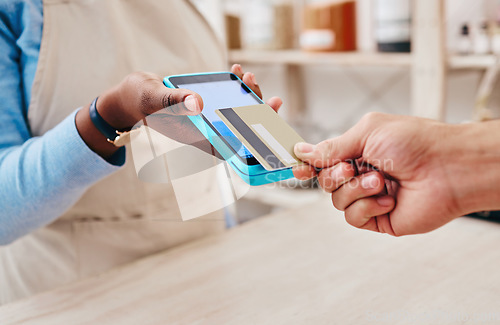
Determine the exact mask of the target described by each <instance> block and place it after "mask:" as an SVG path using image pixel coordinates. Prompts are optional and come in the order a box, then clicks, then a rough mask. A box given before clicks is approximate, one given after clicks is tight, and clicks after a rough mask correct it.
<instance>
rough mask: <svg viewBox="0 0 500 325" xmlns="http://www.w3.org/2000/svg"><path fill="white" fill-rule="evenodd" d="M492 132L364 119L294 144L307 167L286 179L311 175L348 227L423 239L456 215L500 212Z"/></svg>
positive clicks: (499, 167) (498, 149)
mask: <svg viewBox="0 0 500 325" xmlns="http://www.w3.org/2000/svg"><path fill="white" fill-rule="evenodd" d="M498 130H500V121H490V122H485V123H474V124H462V125H449V124H444V123H440V122H437V121H433V120H427V119H422V118H416V117H403V116H393V115H387V114H381V113H370V114H368V115H366V116H364V117H363V118H362V119H361V121H360V122H359V123H358V124H356V125H355V126H354V127H353V128H351V129H350V130H349V131H347V132H346V133H345V134H343V135H342V136H340V137H337V138H334V139H330V140H326V141H323V142H320V143H319V144H317V145H311V144H306V143H300V144H297V145H296V147H295V152H296V154H297V156H298V157H299V158H301V159H302V160H303V161H304V162H306V163H308V164H307V165H305V166H302V167H296V168H295V169H294V174H295V176H296V177H297V178H299V179H308V178H311V177H315V176H317V177H318V180H319V183H320V185H321V187H322V188H323V189H324V190H325V191H327V192H330V193H332V201H333V205H334V206H335V207H336V208H337V209H339V210H342V211H345V218H346V220H347V222H348V223H349V224H351V225H353V226H355V227H358V228H362V229H367V230H372V231H377V232H381V233H388V234H391V235H394V236H402V235H408V234H417V233H425V232H428V231H431V230H434V229H436V228H438V227H440V226H442V225H444V224H446V223H447V222H449V221H451V220H453V219H455V218H457V217H460V216H462V215H464V214H468V213H471V212H477V211H484V210H495V209H500V132H499V131H498ZM367 166H368V167H367ZM313 167H319V168H322V170H321V171H320V172H319V173H317V172H316V171H315V169H314V168H313Z"/></svg>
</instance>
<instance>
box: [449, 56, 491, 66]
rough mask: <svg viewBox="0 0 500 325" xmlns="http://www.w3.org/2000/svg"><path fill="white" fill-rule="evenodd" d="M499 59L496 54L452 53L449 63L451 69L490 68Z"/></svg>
mask: <svg viewBox="0 0 500 325" xmlns="http://www.w3.org/2000/svg"><path fill="white" fill-rule="evenodd" d="M497 60H498V57H497V56H496V55H451V56H450V58H449V61H448V65H449V67H450V68H451V69H488V68H489V67H491V66H493V65H495V64H496V62H497Z"/></svg>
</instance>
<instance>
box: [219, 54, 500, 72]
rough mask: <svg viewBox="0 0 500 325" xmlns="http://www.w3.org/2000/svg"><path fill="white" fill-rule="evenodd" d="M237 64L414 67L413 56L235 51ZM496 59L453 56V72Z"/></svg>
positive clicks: (486, 64) (233, 59)
mask: <svg viewBox="0 0 500 325" xmlns="http://www.w3.org/2000/svg"><path fill="white" fill-rule="evenodd" d="M229 60H230V61H231V62H233V63H254V64H296V65H332V66H396V67H407V68H409V67H411V65H412V55H411V54H409V53H363V52H346V53H314V52H304V51H301V50H233V51H230V52H229ZM496 61H497V56H495V55H465V56H464V55H450V57H449V58H448V67H449V68H450V69H457V70H458V69H478V70H482V69H487V68H488V67H491V66H492V65H494V64H495V62H496Z"/></svg>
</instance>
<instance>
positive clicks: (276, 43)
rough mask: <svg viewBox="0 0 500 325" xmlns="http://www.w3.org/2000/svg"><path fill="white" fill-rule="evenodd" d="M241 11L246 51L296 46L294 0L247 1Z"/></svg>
mask: <svg viewBox="0 0 500 325" xmlns="http://www.w3.org/2000/svg"><path fill="white" fill-rule="evenodd" d="M241 9H242V10H241V12H242V15H241V18H242V37H243V44H244V47H245V48H248V49H259V50H271V49H285V48H291V47H293V45H294V40H295V39H294V37H295V33H294V19H293V15H294V13H293V2H292V0H247V1H244V2H243V4H242V8H241Z"/></svg>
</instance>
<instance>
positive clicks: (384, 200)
mask: <svg viewBox="0 0 500 325" xmlns="http://www.w3.org/2000/svg"><path fill="white" fill-rule="evenodd" d="M392 200H393V199H392V197H390V196H381V197H379V198H377V203H378V204H379V205H381V206H383V207H388V206H391V205H392Z"/></svg>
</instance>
